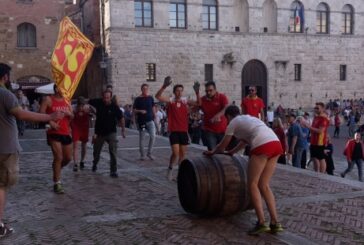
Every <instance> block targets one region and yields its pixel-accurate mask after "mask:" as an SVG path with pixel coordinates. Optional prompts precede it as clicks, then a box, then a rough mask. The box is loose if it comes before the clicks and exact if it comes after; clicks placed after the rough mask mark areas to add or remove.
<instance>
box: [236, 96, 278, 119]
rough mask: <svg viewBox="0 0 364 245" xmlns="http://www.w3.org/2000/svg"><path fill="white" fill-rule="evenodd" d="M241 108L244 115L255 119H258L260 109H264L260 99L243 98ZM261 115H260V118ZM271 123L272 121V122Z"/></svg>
mask: <svg viewBox="0 0 364 245" xmlns="http://www.w3.org/2000/svg"><path fill="white" fill-rule="evenodd" d="M241 107H242V108H244V113H245V114H247V115H250V116H253V117H256V118H259V114H260V112H261V110H262V109H264V107H265V106H264V102H263V100H262V99H261V98H259V97H256V98H250V97H249V96H247V97H245V98H244V99H243V101H242V102H241ZM261 116H262V115H260V117H261ZM272 121H273V120H272Z"/></svg>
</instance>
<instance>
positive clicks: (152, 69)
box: [146, 63, 156, 82]
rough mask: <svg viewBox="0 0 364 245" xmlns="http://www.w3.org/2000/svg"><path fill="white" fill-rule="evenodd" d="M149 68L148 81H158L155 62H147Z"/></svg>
mask: <svg viewBox="0 0 364 245" xmlns="http://www.w3.org/2000/svg"><path fill="white" fill-rule="evenodd" d="M146 69H147V81H148V82H154V81H156V75H155V74H156V71H155V70H156V65H155V64H154V63H147V64H146Z"/></svg>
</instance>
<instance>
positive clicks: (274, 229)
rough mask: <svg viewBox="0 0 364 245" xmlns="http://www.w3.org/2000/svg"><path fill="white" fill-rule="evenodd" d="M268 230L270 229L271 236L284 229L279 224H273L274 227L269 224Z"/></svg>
mask: <svg viewBox="0 0 364 245" xmlns="http://www.w3.org/2000/svg"><path fill="white" fill-rule="evenodd" d="M269 228H270V232H271V233H273V234H275V233H278V232H282V231H284V229H283V227H282V225H281V224H280V223H275V224H274V225H273V224H270V225H269Z"/></svg>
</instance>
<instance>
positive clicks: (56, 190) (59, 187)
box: [53, 183, 64, 194]
mask: <svg viewBox="0 0 364 245" xmlns="http://www.w3.org/2000/svg"><path fill="white" fill-rule="evenodd" d="M53 191H54V193H56V194H64V190H63V187H62V185H61V184H60V183H57V184H55V185H54V186H53Z"/></svg>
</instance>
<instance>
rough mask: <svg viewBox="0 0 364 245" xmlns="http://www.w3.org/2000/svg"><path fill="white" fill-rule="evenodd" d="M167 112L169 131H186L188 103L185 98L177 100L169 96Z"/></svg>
mask: <svg viewBox="0 0 364 245" xmlns="http://www.w3.org/2000/svg"><path fill="white" fill-rule="evenodd" d="M167 114H168V131H169V132H188V105H187V99H186V98H184V97H183V98H181V99H180V100H179V101H176V99H175V98H171V100H170V102H169V103H168V105H167Z"/></svg>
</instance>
